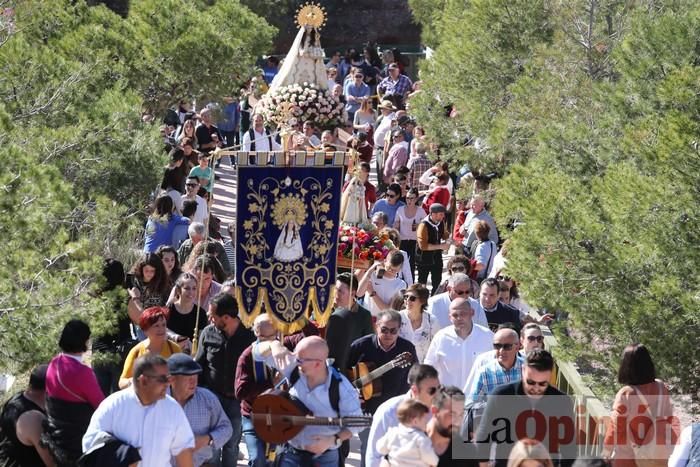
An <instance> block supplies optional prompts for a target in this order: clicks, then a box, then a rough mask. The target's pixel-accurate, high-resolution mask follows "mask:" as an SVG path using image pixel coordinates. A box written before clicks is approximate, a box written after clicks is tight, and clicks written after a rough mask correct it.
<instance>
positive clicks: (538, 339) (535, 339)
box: [527, 336, 544, 342]
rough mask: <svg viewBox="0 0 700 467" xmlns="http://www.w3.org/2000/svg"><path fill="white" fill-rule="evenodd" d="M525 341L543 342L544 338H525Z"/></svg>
mask: <svg viewBox="0 0 700 467" xmlns="http://www.w3.org/2000/svg"><path fill="white" fill-rule="evenodd" d="M527 340H528V341H530V342H535V341H537V342H544V336H527Z"/></svg>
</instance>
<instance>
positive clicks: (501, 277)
mask: <svg viewBox="0 0 700 467" xmlns="http://www.w3.org/2000/svg"><path fill="white" fill-rule="evenodd" d="M497 279H498V280H499V281H509V280H510V276H498V278H497Z"/></svg>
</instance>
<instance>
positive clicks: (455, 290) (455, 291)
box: [428, 273, 488, 328]
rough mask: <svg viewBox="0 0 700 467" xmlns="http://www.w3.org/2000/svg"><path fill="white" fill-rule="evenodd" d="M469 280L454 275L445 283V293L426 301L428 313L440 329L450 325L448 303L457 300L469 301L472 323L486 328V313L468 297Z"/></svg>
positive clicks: (462, 275) (458, 274)
mask: <svg viewBox="0 0 700 467" xmlns="http://www.w3.org/2000/svg"><path fill="white" fill-rule="evenodd" d="M470 293H471V279H469V276H467V275H466V274H462V273H456V274H453V275H452V276H450V278H449V279H448V281H447V292H443V293H441V294H437V295H435V296H433V297H430V299H428V312H429V313H432V315H433V316H435V318H436V319H437V321H438V323H439V324H440V327H441V328H446V327H448V326H450V325H451V324H452V322H451V321H450V316H449V315H450V311H449V308H450V303H452V301H453V300H456V299H458V298H464V299H467V300H469V304H470V305H471V307H472V308H473V309H474V317H473V319H472V320H473V321H474V323H475V324H478V325H480V326H484V327H488V321H487V320H486V313H484V309H483V308H482V307H481V306H479V301H478V300H476V299H474V298H472V297H471V296H470Z"/></svg>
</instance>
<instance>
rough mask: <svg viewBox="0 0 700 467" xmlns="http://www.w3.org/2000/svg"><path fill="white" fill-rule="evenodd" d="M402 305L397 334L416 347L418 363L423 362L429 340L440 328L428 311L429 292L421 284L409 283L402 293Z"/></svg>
mask: <svg viewBox="0 0 700 467" xmlns="http://www.w3.org/2000/svg"><path fill="white" fill-rule="evenodd" d="M403 297H404V307H403V309H402V310H401V311H400V312H399V313H400V314H401V328H400V329H399V336H400V337H403V338H404V339H406V340H409V341H411V342H412V343H413V345H414V346H415V347H416V354H417V355H418V363H421V362H423V359H424V358H425V355H426V354H427V353H428V347H430V342H431V341H432V340H433V337H435V334H436V333H437V332H438V331H439V330H440V324H439V323H438V321H437V319H436V318H435V317H434V316H433V315H432V314H430V313H428V311H427V309H428V298H430V292H429V291H428V288H427V287H426V286H424V285H423V284H413V285H410V286H409V287H408V288H407V289H406V292H405V293H404V295H403Z"/></svg>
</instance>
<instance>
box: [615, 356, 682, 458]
mask: <svg viewBox="0 0 700 467" xmlns="http://www.w3.org/2000/svg"><path fill="white" fill-rule="evenodd" d="M617 380H618V382H619V383H620V384H623V385H624V386H623V387H622V388H621V389H620V390H619V391H618V392H617V394H616V395H615V402H613V408H612V412H611V413H610V423H609V424H608V427H607V431H606V433H605V439H604V440H603V446H604V450H603V457H605V458H608V459H610V458H612V464H613V467H655V466H658V467H665V466H666V464H667V462H668V458H669V457H670V455H671V451H672V448H673V446H674V445H675V444H676V442H677V441H678V435H679V434H680V422H679V421H678V418H676V417H674V416H673V404H672V403H671V398H670V395H669V391H668V388H667V387H666V385H665V384H664V382H663V381H661V380H660V379H657V378H656V368H655V366H654V362H653V360H652V359H651V354H650V353H649V350H648V349H647V348H646V346H645V345H644V344H630V345H628V346H627V347H625V349H624V350H623V352H622V361H621V362H620V368H619V370H618V373H617ZM630 414H634V417H630ZM632 418H634V419H635V420H637V421H639V420H640V419H641V420H642V421H643V422H642V423H637V422H635V423H631V419H632Z"/></svg>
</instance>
